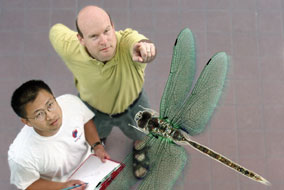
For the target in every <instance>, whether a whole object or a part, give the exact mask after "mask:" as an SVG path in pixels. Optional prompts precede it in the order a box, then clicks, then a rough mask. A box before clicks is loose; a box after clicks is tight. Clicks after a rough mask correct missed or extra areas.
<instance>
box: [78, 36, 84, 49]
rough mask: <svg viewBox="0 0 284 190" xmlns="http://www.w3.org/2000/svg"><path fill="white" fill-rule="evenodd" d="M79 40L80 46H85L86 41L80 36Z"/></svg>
mask: <svg viewBox="0 0 284 190" xmlns="http://www.w3.org/2000/svg"><path fill="white" fill-rule="evenodd" d="M77 38H78V40H79V42H80V44H81V45H83V46H85V40H84V38H83V37H82V36H81V35H80V34H77Z"/></svg>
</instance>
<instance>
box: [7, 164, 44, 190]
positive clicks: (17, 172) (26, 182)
mask: <svg viewBox="0 0 284 190" xmlns="http://www.w3.org/2000/svg"><path fill="white" fill-rule="evenodd" d="M8 162H9V166H10V171H11V177H10V182H11V184H14V185H16V186H17V188H19V189H26V188H27V187H29V186H30V185H31V184H32V183H34V182H35V181H36V180H38V179H39V178H40V174H39V173H38V172H37V171H36V170H35V169H34V168H31V167H26V166H25V167H23V166H21V165H20V164H18V163H16V162H14V161H13V160H8Z"/></svg>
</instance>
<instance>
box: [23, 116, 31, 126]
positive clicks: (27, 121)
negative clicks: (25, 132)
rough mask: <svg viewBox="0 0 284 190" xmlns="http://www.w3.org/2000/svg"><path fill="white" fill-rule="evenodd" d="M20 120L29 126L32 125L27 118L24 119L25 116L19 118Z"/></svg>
mask: <svg viewBox="0 0 284 190" xmlns="http://www.w3.org/2000/svg"><path fill="white" fill-rule="evenodd" d="M21 122H22V123H24V124H26V125H27V126H29V127H32V125H31V123H30V122H29V120H27V119H25V118H21Z"/></svg>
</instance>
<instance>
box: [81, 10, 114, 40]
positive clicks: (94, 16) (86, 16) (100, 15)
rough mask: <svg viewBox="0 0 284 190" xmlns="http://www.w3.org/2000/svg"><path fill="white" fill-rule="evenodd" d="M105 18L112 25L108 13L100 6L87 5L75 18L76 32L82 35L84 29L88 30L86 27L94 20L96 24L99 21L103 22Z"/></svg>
mask: <svg viewBox="0 0 284 190" xmlns="http://www.w3.org/2000/svg"><path fill="white" fill-rule="evenodd" d="M106 18H107V20H108V21H109V22H110V24H111V25H112V21H111V18H110V15H109V14H108V13H107V12H106V11H105V10H103V9H102V8H100V7H97V6H87V7H84V8H83V9H81V10H80V12H79V13H78V16H77V18H76V29H77V31H78V34H79V35H80V36H81V37H83V34H84V33H85V30H88V27H90V25H91V24H92V23H94V22H96V21H98V23H97V24H100V22H105V21H106Z"/></svg>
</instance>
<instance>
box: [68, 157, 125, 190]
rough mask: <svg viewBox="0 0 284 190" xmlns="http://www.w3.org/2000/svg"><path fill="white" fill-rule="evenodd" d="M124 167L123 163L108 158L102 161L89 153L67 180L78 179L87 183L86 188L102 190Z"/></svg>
mask: <svg viewBox="0 0 284 190" xmlns="http://www.w3.org/2000/svg"><path fill="white" fill-rule="evenodd" d="M124 167H125V165H124V164H123V163H120V162H117V161H114V160H110V159H106V162H105V163H102V161H101V160H100V158H98V157H97V156H95V155H94V154H90V155H89V156H88V157H87V158H86V159H85V160H84V161H83V162H82V163H81V164H80V166H79V167H78V168H77V169H76V170H75V171H74V172H73V174H72V175H71V176H70V177H69V178H68V180H71V179H78V180H81V181H84V182H86V183H88V186H87V188H86V190H104V189H106V188H107V186H108V185H109V184H110V183H111V181H112V180H113V179H114V178H115V177H116V176H117V175H118V174H119V173H120V172H121V170H122V169H123V168H124Z"/></svg>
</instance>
